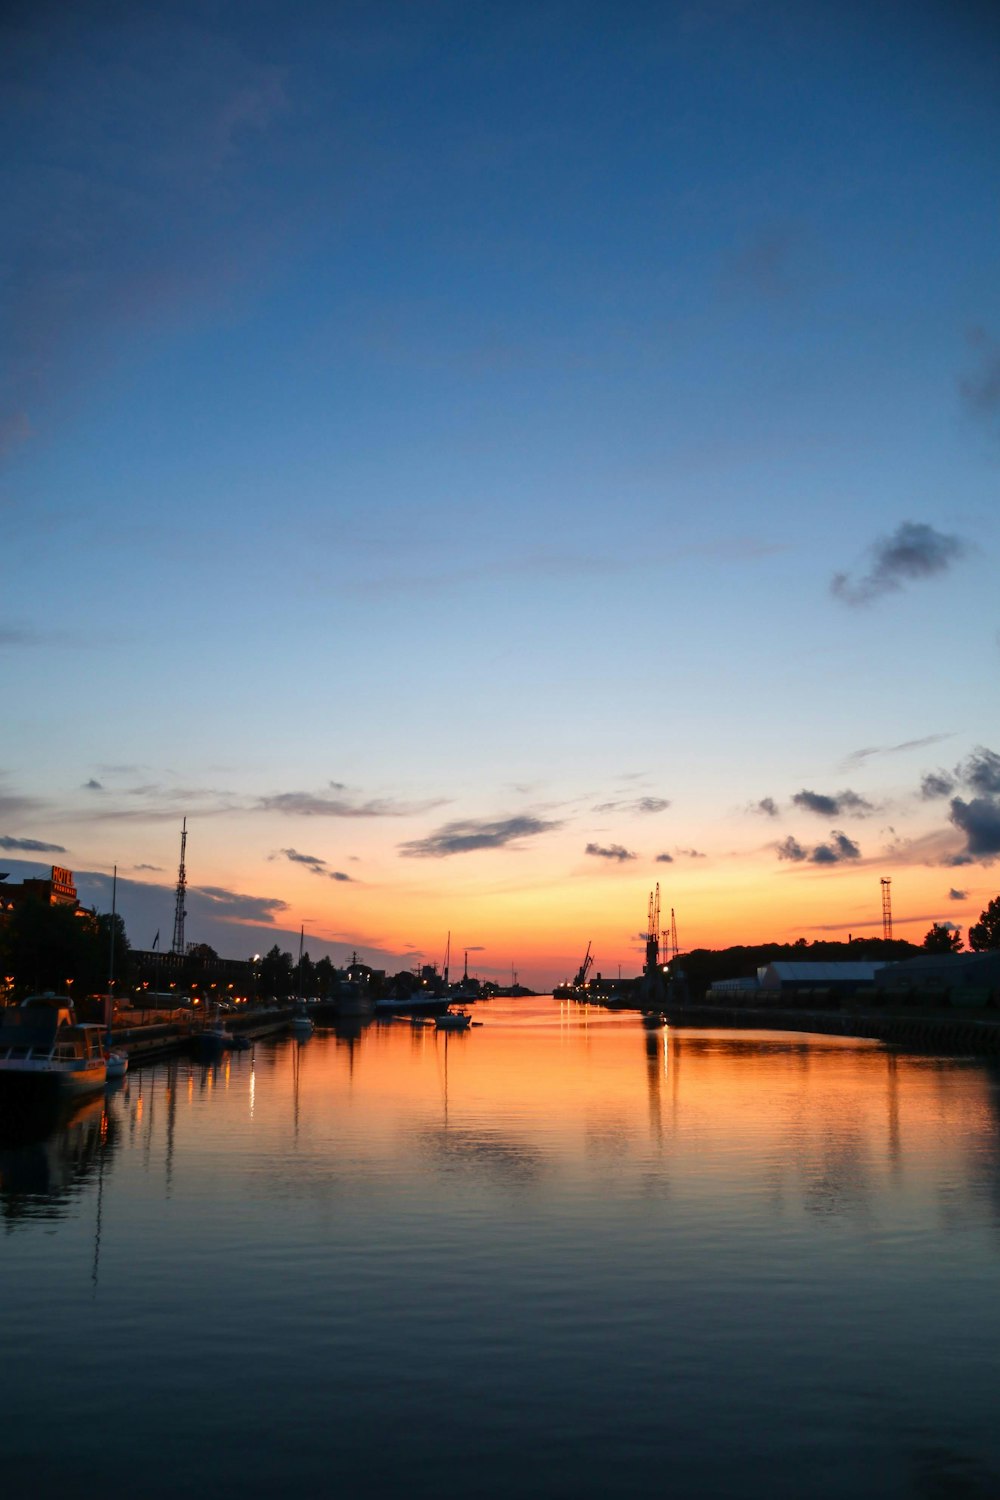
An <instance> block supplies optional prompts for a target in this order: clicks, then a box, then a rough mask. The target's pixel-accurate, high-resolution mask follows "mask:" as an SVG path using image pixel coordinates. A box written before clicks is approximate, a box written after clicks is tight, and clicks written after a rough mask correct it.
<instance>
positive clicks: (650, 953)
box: [645, 881, 660, 974]
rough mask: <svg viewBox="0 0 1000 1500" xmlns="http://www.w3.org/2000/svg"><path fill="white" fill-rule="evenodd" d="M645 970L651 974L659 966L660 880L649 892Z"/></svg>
mask: <svg viewBox="0 0 1000 1500" xmlns="http://www.w3.org/2000/svg"><path fill="white" fill-rule="evenodd" d="M645 936H646V964H645V972H646V973H647V974H653V973H655V972H657V971H658V970H659V967H660V882H659V881H657V882H656V890H655V891H650V893H649V920H648V922H647V924H646V934H645Z"/></svg>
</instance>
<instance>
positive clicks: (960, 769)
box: [955, 745, 1000, 796]
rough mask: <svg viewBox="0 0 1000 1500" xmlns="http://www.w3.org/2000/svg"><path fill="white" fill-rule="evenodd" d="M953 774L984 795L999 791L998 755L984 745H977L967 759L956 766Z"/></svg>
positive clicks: (999, 758)
mask: <svg viewBox="0 0 1000 1500" xmlns="http://www.w3.org/2000/svg"><path fill="white" fill-rule="evenodd" d="M955 774H956V776H959V777H960V778H961V780H962V781H964V782H965V783H966V785H967V786H971V787H972V789H973V791H976V792H980V793H982V794H983V795H984V796H995V795H996V794H998V793H1000V755H997V753H996V751H995V750H987V748H986V746H985V745H977V746H976V748H975V750H973V752H972V754H971V755H970V756H969V757H968V759H967V760H965V761H963V762H962V764H961V765H960V766H956V768H955Z"/></svg>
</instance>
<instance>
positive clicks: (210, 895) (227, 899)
mask: <svg viewBox="0 0 1000 1500" xmlns="http://www.w3.org/2000/svg"><path fill="white" fill-rule="evenodd" d="M188 907H189V909H190V911H191V912H192V913H194V914H197V911H198V909H199V907H200V908H201V909H202V910H203V911H204V912H205V914H206V915H208V916H210V917H216V918H219V919H221V920H222V921H224V922H264V923H268V924H272V923H273V922H274V919H275V916H276V915H277V914H278V913H279V912H283V911H288V909H289V907H288V902H287V901H281V900H279V899H278V897H277V896H245V895H242V894H241V893H240V892H239V891H230V890H226V888H225V887H224V886H219V885H199V886H191V887H190V888H189V890H188Z"/></svg>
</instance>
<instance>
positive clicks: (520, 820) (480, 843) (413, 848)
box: [399, 814, 562, 859]
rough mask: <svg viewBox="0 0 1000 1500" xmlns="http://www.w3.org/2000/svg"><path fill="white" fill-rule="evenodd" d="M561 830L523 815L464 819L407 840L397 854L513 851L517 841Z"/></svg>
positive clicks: (434, 855)
mask: <svg viewBox="0 0 1000 1500" xmlns="http://www.w3.org/2000/svg"><path fill="white" fill-rule="evenodd" d="M561 827H562V823H561V822H554V821H551V820H549V819H545V818H536V817H532V816H530V815H526V814H522V815H521V816H519V817H513V818H495V819H475V818H467V819H464V820H460V821H456V822H454V823H446V824H445V825H444V826H443V827H442V828H439V829H438V830H437V832H436V833H431V834H428V835H427V837H426V838H422V839H410V840H408V841H407V842H406V843H405V844H400V846H399V852H400V854H402V855H403V856H404V857H406V858H408V859H445V858H447V857H448V856H449V855H452V854H471V853H472V852H473V851H475V850H477V849H505V848H508V847H514V848H516V847H517V846H518V843H519V841H520V840H521V839H526V838H536V837H537V836H538V835H539V834H542V833H550V832H551V831H552V830H553V829H556V828H561Z"/></svg>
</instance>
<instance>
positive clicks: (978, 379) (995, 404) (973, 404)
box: [959, 328, 1000, 437]
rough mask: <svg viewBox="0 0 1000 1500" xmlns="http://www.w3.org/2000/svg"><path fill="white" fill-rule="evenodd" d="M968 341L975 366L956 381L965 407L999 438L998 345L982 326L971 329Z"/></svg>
mask: <svg viewBox="0 0 1000 1500" xmlns="http://www.w3.org/2000/svg"><path fill="white" fill-rule="evenodd" d="M969 342H970V343H971V344H972V346H973V348H974V349H976V350H977V351H978V353H979V367H978V369H977V370H976V371H975V372H974V373H973V374H971V375H967V376H965V378H964V379H962V380H960V381H959V390H960V391H961V394H962V400H963V402H964V403H965V407H966V410H967V411H968V412H969V413H970V415H971V416H973V417H975V418H976V419H977V420H978V421H980V422H983V423H985V424H986V426H987V428H988V429H992V430H993V432H994V434H995V435H996V436H998V437H1000V344H998V343H997V341H996V339H994V338H991V337H990V335H989V334H988V333H987V332H986V330H985V329H983V328H977V329H974V330H973V332H972V333H971V334H970V337H969Z"/></svg>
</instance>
